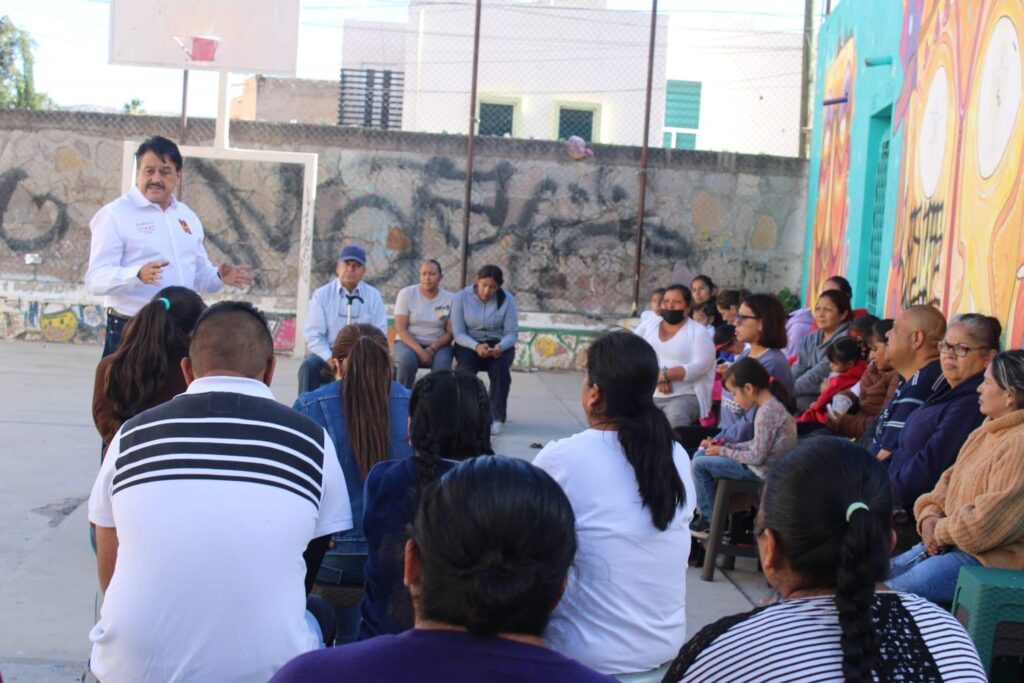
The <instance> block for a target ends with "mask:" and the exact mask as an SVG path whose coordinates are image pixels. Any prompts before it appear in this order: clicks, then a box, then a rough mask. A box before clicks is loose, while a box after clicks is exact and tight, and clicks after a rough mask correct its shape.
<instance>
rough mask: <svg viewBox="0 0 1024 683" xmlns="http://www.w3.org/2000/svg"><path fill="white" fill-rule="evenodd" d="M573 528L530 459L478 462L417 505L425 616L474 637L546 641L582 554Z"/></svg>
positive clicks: (565, 503) (568, 512)
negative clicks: (576, 559)
mask: <svg viewBox="0 0 1024 683" xmlns="http://www.w3.org/2000/svg"><path fill="white" fill-rule="evenodd" d="M575 526H576V519H575V516H574V515H573V511H572V505H571V504H570V503H569V499H568V498H567V497H566V495H565V493H564V492H563V491H562V489H561V487H560V486H559V485H558V484H557V483H556V482H555V480H554V479H552V478H551V477H550V476H549V475H548V474H547V473H546V472H544V471H543V470H541V469H539V468H537V467H534V466H533V465H531V464H529V463H527V462H526V461H525V460H518V459H515V458H507V457H504V456H500V455H498V456H494V457H488V458H471V459H469V460H465V461H463V462H461V463H459V464H458V465H457V466H456V467H455V468H453V469H451V470H449V471H448V472H446V473H445V474H444V475H443V476H442V477H441V478H440V479H439V480H438V481H437V482H436V483H435V484H434V485H432V486H431V487H430V488H428V489H427V491H426V492H425V493H424V495H423V498H422V500H421V501H420V505H419V510H418V511H417V514H416V521H415V523H414V524H413V527H412V530H411V534H410V535H411V536H412V540H413V542H414V543H415V545H416V548H417V551H418V553H419V557H420V566H421V570H422V573H421V577H420V587H421V593H420V596H419V601H418V604H417V611H418V614H420V615H421V616H423V617H424V618H427V619H432V620H435V621H438V622H441V623H444V624H452V625H455V626H462V627H464V628H465V629H466V630H467V631H469V632H470V633H471V634H473V635H481V636H489V635H495V634H498V633H518V634H528V635H535V636H539V635H541V634H542V633H543V632H544V629H545V628H546V627H547V623H548V619H549V617H550V615H551V611H552V610H553V609H554V608H555V605H556V604H557V603H558V599H559V597H560V596H561V594H562V587H563V586H564V583H565V578H566V575H567V574H568V572H569V566H570V565H571V564H572V561H573V558H574V557H575V555H576V529H575Z"/></svg>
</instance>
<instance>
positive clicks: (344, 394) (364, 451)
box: [292, 323, 412, 639]
mask: <svg viewBox="0 0 1024 683" xmlns="http://www.w3.org/2000/svg"><path fill="white" fill-rule="evenodd" d="M328 364H329V365H330V367H331V369H332V370H333V371H334V377H335V381H334V382H331V383H330V384H325V385H324V386H322V387H320V388H318V389H316V390H314V391H310V392H308V393H305V394H302V395H300V396H299V397H298V398H297V399H296V400H295V404H294V405H293V406H292V407H293V408H294V409H295V410H297V411H299V412H300V413H302V414H303V415H306V416H308V417H310V418H312V419H313V420H314V421H315V422H316V423H317V424H319V425H321V426H322V427H323V428H324V429H326V430H327V433H328V434H329V435H330V437H331V441H333V442H334V448H335V450H336V451H337V453H338V460H339V461H340V462H341V470H342V472H343V473H344V474H345V484H346V487H347V488H348V497H349V501H350V502H351V503H352V519H353V520H354V521H355V528H353V529H350V530H348V531H345V532H342V533H340V534H336V535H335V537H334V539H333V541H332V544H331V548H330V549H329V550H328V551H327V555H326V556H325V557H324V561H323V564H322V565H321V567H320V572H319V573H318V574H317V581H319V582H322V583H329V584H336V585H337V584H345V585H358V586H361V585H362V584H363V567H364V565H365V563H366V538H365V537H364V536H363V526H362V520H363V482H364V481H365V480H366V475H367V474H368V473H369V471H370V470H371V469H372V468H373V466H374V465H376V464H377V463H379V462H381V461H383V460H395V459H400V458H408V457H410V456H411V455H412V449H411V448H410V447H409V441H408V422H409V390H408V389H406V388H405V387H403V386H402V385H401V384H399V383H398V382H395V381H392V377H391V369H392V365H391V352H390V350H389V348H388V340H387V338H386V337H385V336H384V333H383V332H381V331H380V329H378V328H377V327H375V326H373V325H367V324H365V323H361V324H352V325H346V326H345V327H343V328H342V329H341V331H340V332H338V336H337V337H336V338H335V340H334V346H333V347H332V348H331V358H330V360H329V361H328ZM354 622H355V619H353V623H352V624H351V625H348V624H346V625H345V629H342V627H341V625H339V631H338V633H339V639H343V637H342V635H341V634H342V631H343V630H346V632H347V629H348V628H349V626H351V633H347V635H348V637H349V638H351V637H352V635H354V632H355V623H354Z"/></svg>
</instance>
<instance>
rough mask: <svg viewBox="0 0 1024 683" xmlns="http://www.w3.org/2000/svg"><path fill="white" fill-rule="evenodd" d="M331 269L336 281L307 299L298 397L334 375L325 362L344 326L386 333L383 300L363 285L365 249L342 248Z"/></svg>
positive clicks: (376, 292) (386, 321) (356, 246)
mask: <svg viewBox="0 0 1024 683" xmlns="http://www.w3.org/2000/svg"><path fill="white" fill-rule="evenodd" d="M334 270H335V272H336V273H337V274H338V279H337V280H333V279H332V280H331V281H330V282H328V283H327V284H326V285H324V286H323V287H321V288H320V289H318V290H316V291H315V292H313V297H312V298H311V299H310V300H309V313H308V314H307V315H306V324H305V325H304V326H303V328H302V334H303V335H305V337H306V349H307V350H308V352H309V353H308V354H307V355H306V359H305V360H304V361H302V365H300V366H299V393H300V394H304V393H306V392H307V391H313V390H314V389H316V388H318V387H319V386H321V385H322V384H325V383H327V382H329V381H331V378H332V377H333V376H334V373H333V371H332V370H331V368H330V367H329V366H328V365H327V361H328V359H329V358H330V357H331V346H332V345H333V344H334V339H335V337H337V336H338V332H340V331H341V328H343V327H345V325H349V324H353V325H354V324H357V323H364V324H367V325H373V326H374V327H377V328H379V329H380V331H381V332H383V333H384V334H387V333H388V314H387V310H386V309H385V308H384V299H383V298H382V297H381V295H380V292H379V291H378V290H377V288H376V287H373V286H371V285H368V284H366V283H365V282H363V276H364V275H365V274H366V249H364V248H363V247H361V246H359V245H357V244H350V245H348V246H347V247H345V248H343V249H342V250H341V254H339V255H338V264H337V265H336V266H335V269H334Z"/></svg>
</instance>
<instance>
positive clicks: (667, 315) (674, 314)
mask: <svg viewBox="0 0 1024 683" xmlns="http://www.w3.org/2000/svg"><path fill="white" fill-rule="evenodd" d="M685 318H686V311H683V310H678V309H677V310H666V309H664V308H663V309H661V319H662V320H664V321H665V322H667V323H668V324H669V325H678V324H679V323H681V322H683V320H684V319H685Z"/></svg>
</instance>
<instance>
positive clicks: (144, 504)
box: [89, 377, 352, 683]
mask: <svg viewBox="0 0 1024 683" xmlns="http://www.w3.org/2000/svg"><path fill="white" fill-rule="evenodd" d="M89 520H90V521H91V522H93V523H94V524H96V525H98V526H103V527H114V528H116V529H117V538H118V548H117V563H116V566H115V568H114V575H113V578H112V579H111V581H110V586H109V587H108V588H107V593H106V596H105V599H104V602H103V608H102V611H101V613H100V620H99V622H97V624H96V625H95V626H94V627H93V628H92V630H91V631H90V632H89V639H90V640H91V641H92V644H93V648H92V657H91V664H90V666H91V668H92V671H93V673H95V674H96V677H97V678H99V680H101V681H103V682H104V683H122V682H125V683H128V682H131V683H174V682H181V683H184V682H186V681H188V682H191V681H217V682H218V683H232V682H237V683H244V682H248V681H266V680H269V679H270V678H271V677H272V676H273V675H274V672H275V671H277V669H279V668H281V667H282V666H284V664H285V663H286V662H288V661H289V660H290V659H292V658H293V657H296V656H298V655H300V654H302V653H303V652H308V651H309V650H313V649H315V648H316V647H317V646H318V634H316V633H313V632H312V631H311V629H310V627H309V625H308V622H307V621H306V617H305V613H306V611H305V610H306V590H305V583H304V582H305V576H306V564H305V561H304V560H303V557H302V554H303V552H304V551H305V550H306V547H307V546H308V544H309V542H310V541H311V540H312V539H314V538H319V537H321V536H326V535H328V534H331V533H334V532H338V531H344V530H346V529H351V528H352V508H351V505H350V503H349V498H348V489H347V488H346V486H345V477H344V475H343V474H342V471H341V465H340V464H339V462H338V456H337V455H336V453H335V450H334V445H333V443H332V442H331V439H330V437H329V436H328V435H327V433H326V431H324V429H323V427H321V426H320V425H318V424H316V423H315V422H313V421H312V420H310V419H309V418H307V417H306V416H304V415H301V414H300V413H298V412H296V411H294V410H292V409H291V408H289V407H287V406H285V405H282V404H280V403H277V402H276V401H275V400H274V396H273V394H272V393H271V392H270V389H269V388H268V387H267V386H266V385H265V384H263V383H262V382H258V381H256V380H253V379H246V378H240V377H206V378H202V379H197V380H196V381H194V382H193V383H192V384H191V385H189V387H188V390H187V391H186V392H185V393H184V394H181V395H179V396H176V397H175V398H173V399H172V400H170V401H168V402H167V403H164V404H162V405H160V406H157V407H156V408H152V409H150V410H147V411H145V412H143V413H141V414H139V415H137V416H136V417H134V418H132V419H130V420H128V421H127V422H125V424H124V426H123V427H122V428H121V429H120V430H119V431H118V433H117V435H116V436H115V437H114V440H113V441H112V442H111V444H110V449H109V450H108V451H107V454H106V457H105V458H104V460H103V464H102V465H101V466H100V472H99V476H98V477H97V478H96V483H95V485H94V486H93V490H92V495H91V497H90V498H89Z"/></svg>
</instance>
